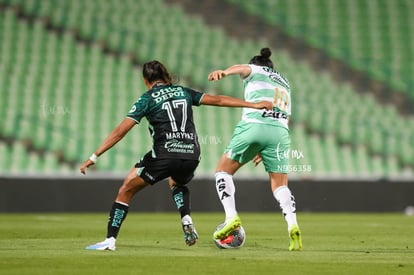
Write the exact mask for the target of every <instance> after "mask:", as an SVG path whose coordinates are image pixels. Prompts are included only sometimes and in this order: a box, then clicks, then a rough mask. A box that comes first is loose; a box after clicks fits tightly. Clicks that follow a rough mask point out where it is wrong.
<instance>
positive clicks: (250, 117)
mask: <svg viewBox="0 0 414 275" xmlns="http://www.w3.org/2000/svg"><path fill="white" fill-rule="evenodd" d="M248 66H250V68H251V70H252V71H251V73H250V75H249V76H247V77H246V78H245V79H244V80H243V82H244V98H245V100H246V101H248V102H258V101H262V100H264V101H272V102H273V105H274V107H273V110H269V111H263V110H258V109H252V108H244V109H243V116H242V120H243V121H245V122H248V123H261V124H270V125H274V126H281V127H285V128H286V129H288V117H289V116H290V114H291V98H290V85H289V81H288V80H287V79H286V78H285V77H284V76H283V75H281V74H280V73H279V72H277V71H275V70H273V69H271V68H269V67H262V66H257V65H252V64H249V65H248Z"/></svg>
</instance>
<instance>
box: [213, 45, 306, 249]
mask: <svg viewBox="0 0 414 275" xmlns="http://www.w3.org/2000/svg"><path fill="white" fill-rule="evenodd" d="M270 55H271V51H270V49H269V48H263V49H261V52H260V55H257V56H254V57H253V58H252V59H251V60H250V62H249V64H245V65H233V66H231V67H229V68H227V69H225V70H216V71H213V72H211V73H210V74H209V76H208V80H210V81H217V80H220V79H222V78H224V77H226V76H230V75H239V76H240V77H241V78H242V79H243V83H244V97H245V100H246V101H249V102H257V101H259V100H268V101H271V102H273V105H274V107H273V109H272V110H256V109H251V108H244V109H243V115H242V120H241V121H240V122H239V123H238V124H237V126H236V128H235V130H234V132H233V136H232V138H231V140H230V143H229V144H228V146H227V148H226V149H225V152H224V154H223V156H222V157H221V159H220V161H219V163H218V165H217V168H216V188H217V193H218V196H219V199H220V201H221V203H222V205H223V208H224V211H225V215H226V219H225V222H224V226H223V228H222V229H221V230H218V231H216V232H215V233H214V237H215V238H220V239H221V238H224V237H226V236H227V235H228V234H229V233H230V232H231V231H232V230H233V229H234V228H237V227H238V226H240V224H241V220H240V217H239V215H238V213H237V210H236V203H235V198H234V194H235V186H234V183H233V175H234V174H235V173H236V172H237V170H238V169H239V168H240V167H242V166H243V165H244V164H245V163H247V162H249V161H250V160H253V162H254V163H255V164H256V165H257V164H258V163H260V162H262V161H263V164H264V166H265V169H266V172H268V173H269V178H270V185H271V189H272V192H273V195H274V197H275V199H276V200H277V201H278V202H279V205H280V208H281V209H282V212H283V215H284V217H285V220H286V222H287V224H288V233H289V236H290V244H289V250H300V249H302V238H301V232H300V230H299V226H298V223H297V220H296V207H295V198H294V197H293V195H292V193H291V191H290V190H289V188H288V171H289V158H288V157H286V156H287V155H288V154H289V148H290V137H289V129H288V122H289V116H290V114H291V98H290V85H289V81H288V80H287V79H286V78H285V77H284V76H283V75H282V74H280V73H279V72H277V71H275V70H274V69H273V63H272V61H271V60H270Z"/></svg>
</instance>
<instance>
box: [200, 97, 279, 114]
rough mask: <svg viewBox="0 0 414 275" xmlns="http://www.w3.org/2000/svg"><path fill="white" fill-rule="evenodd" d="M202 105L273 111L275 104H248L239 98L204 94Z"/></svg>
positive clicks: (262, 102)
mask: <svg viewBox="0 0 414 275" xmlns="http://www.w3.org/2000/svg"><path fill="white" fill-rule="evenodd" d="M201 104H202V105H211V106H221V107H247V108H254V109H266V110H271V109H273V103H272V102H270V101H260V102H255V103H253V102H247V101H244V100H242V99H239V98H235V97H230V96H225V95H209V94H204V96H203V98H202V99H201Z"/></svg>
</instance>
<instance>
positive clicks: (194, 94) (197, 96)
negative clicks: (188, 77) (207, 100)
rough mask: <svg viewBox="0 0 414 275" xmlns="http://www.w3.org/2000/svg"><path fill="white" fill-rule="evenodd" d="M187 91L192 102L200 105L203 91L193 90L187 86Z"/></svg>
mask: <svg viewBox="0 0 414 275" xmlns="http://www.w3.org/2000/svg"><path fill="white" fill-rule="evenodd" d="M187 92H188V93H189V94H190V96H191V100H192V104H193V105H194V106H200V105H201V99H202V98H203V96H204V93H202V92H199V91H195V90H193V89H189V88H187Z"/></svg>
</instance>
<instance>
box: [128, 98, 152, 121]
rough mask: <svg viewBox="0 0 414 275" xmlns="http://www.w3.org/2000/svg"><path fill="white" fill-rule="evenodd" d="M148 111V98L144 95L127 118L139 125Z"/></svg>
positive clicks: (133, 106)
mask: <svg viewBox="0 0 414 275" xmlns="http://www.w3.org/2000/svg"><path fill="white" fill-rule="evenodd" d="M147 110H148V97H147V96H146V94H144V95H142V96H141V97H140V98H139V99H138V100H137V102H135V103H134V105H132V108H131V110H129V113H128V114H127V117H128V118H130V119H132V120H134V121H135V122H136V123H137V124H138V123H140V121H141V119H142V118H143V117H144V116H145V114H146V113H147Z"/></svg>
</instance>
